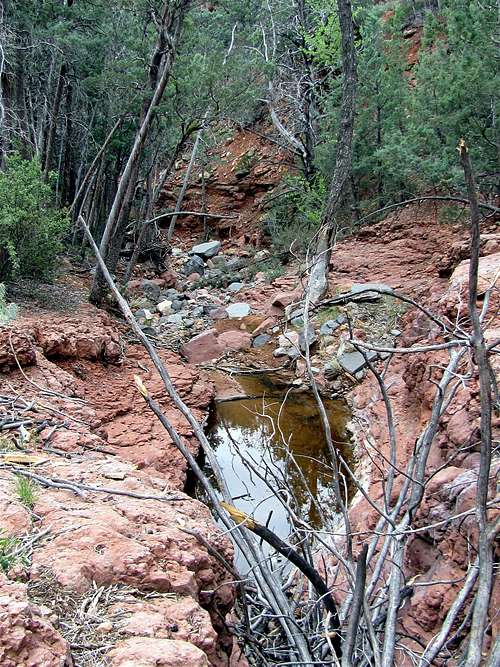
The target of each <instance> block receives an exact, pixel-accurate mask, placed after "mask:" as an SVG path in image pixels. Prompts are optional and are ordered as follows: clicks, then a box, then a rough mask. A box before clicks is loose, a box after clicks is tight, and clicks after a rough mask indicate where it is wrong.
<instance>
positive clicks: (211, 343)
mask: <svg viewBox="0 0 500 667" xmlns="http://www.w3.org/2000/svg"><path fill="white" fill-rule="evenodd" d="M170 317H172V315H171V316H170ZM223 351H224V350H223V347H222V346H221V345H220V344H219V341H218V340H217V332H216V330H215V329H207V331H204V332H203V333H201V334H198V336H195V337H194V338H191V340H190V341H188V342H187V343H184V345H183V346H182V348H181V352H182V354H183V355H184V357H185V358H186V359H187V360H188V361H189V363H192V364H201V363H204V362H206V361H211V360H212V359H217V358H218V357H220V356H221V354H222V353H223Z"/></svg>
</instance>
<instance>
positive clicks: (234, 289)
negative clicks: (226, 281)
mask: <svg viewBox="0 0 500 667" xmlns="http://www.w3.org/2000/svg"><path fill="white" fill-rule="evenodd" d="M242 287H243V283H231V284H230V285H228V288H227V289H228V290H229V291H230V292H239V291H240V289H241V288H242Z"/></svg>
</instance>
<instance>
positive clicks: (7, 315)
mask: <svg viewBox="0 0 500 667" xmlns="http://www.w3.org/2000/svg"><path fill="white" fill-rule="evenodd" d="M16 315H17V306H16V305H15V304H14V303H7V302H6V301H5V285H4V284H3V283H0V326H1V325H2V324H8V323H9V322H10V321H11V320H13V319H14V318H15V317H16Z"/></svg>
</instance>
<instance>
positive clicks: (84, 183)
mask: <svg viewBox="0 0 500 667" xmlns="http://www.w3.org/2000/svg"><path fill="white" fill-rule="evenodd" d="M122 120H123V118H119V119H118V120H117V121H116V123H115V124H114V125H113V127H112V128H111V130H110V131H109V133H108V136H107V137H106V139H105V140H104V143H103V145H102V146H101V148H100V149H99V150H98V151H97V154H96V156H95V158H94V159H93V160H92V163H91V165H90V167H89V168H88V169H87V173H86V174H85V176H84V178H83V180H82V182H81V183H80V185H79V186H78V190H77V192H76V195H75V198H74V199H73V203H72V204H71V206H70V208H69V210H70V212H73V211H75V219H76V218H77V217H78V213H79V210H78V208H76V210H75V207H77V206H78V203H79V201H80V197H81V196H82V193H83V191H84V190H85V188H86V187H87V185H88V182H89V180H90V178H91V177H92V174H93V173H94V170H95V168H96V166H97V165H98V164H99V161H100V159H101V157H102V156H103V154H104V152H105V151H106V148H107V147H108V145H109V143H110V141H111V139H112V138H113V135H114V134H115V132H116V130H117V129H118V128H119V127H120V125H121V122H122Z"/></svg>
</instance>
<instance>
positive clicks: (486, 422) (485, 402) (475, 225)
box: [458, 139, 493, 667]
mask: <svg viewBox="0 0 500 667" xmlns="http://www.w3.org/2000/svg"><path fill="white" fill-rule="evenodd" d="M458 150H459V153H460V161H461V163H462V168H463V170H464V175H465V182H466V184H467V192H468V195H469V201H470V227H471V229H470V245H471V257H470V263H469V302H468V309H469V318H470V321H471V324H472V335H471V339H470V340H471V344H472V346H473V348H474V356H475V361H476V364H477V368H478V373H479V396H480V404H481V422H480V431H481V448H480V463H479V475H478V480H477V504H476V517H477V521H478V525H479V537H478V541H479V549H478V555H479V582H478V588H477V593H476V599H475V602H474V612H473V615H472V625H471V630H470V635H469V646H468V650H467V657H466V661H465V667H478V665H479V664H480V662H481V647H482V645H483V642H484V634H485V630H486V623H487V617H488V608H489V601H490V596H491V587H492V582H493V551H492V545H491V544H490V542H489V540H488V513H487V509H486V505H487V502H488V489H489V475H490V468H491V416H492V411H491V376H490V368H489V363H488V353H487V351H486V343H485V341H484V335H483V330H482V326H481V321H480V319H479V314H478V312H477V281H478V271H479V249H480V228H479V219H480V213H479V206H478V201H477V193H476V184H475V181H474V174H473V171H472V164H471V161H470V157H469V150H468V148H467V146H466V145H465V141H464V140H463V139H461V140H460V143H459V145H458Z"/></svg>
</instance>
